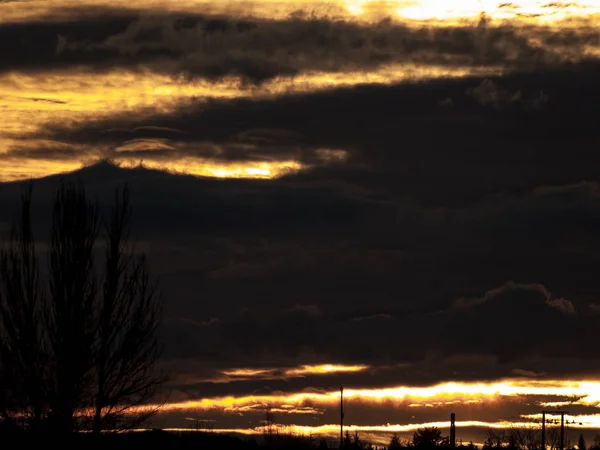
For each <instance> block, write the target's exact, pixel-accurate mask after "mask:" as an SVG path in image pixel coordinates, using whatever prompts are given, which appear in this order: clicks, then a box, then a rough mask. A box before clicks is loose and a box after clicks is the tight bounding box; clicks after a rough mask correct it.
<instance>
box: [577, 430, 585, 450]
mask: <svg viewBox="0 0 600 450" xmlns="http://www.w3.org/2000/svg"><path fill="white" fill-rule="evenodd" d="M577 448H578V449H579V450H586V447H585V439H584V438H583V433H581V434H580V435H579V443H578V444H577Z"/></svg>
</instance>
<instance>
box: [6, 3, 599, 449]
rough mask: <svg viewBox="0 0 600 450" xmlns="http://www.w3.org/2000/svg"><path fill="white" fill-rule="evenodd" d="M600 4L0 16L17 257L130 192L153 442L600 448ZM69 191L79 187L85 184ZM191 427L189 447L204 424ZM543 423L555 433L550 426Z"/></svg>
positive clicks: (27, 7) (20, 6)
mask: <svg viewBox="0 0 600 450" xmlns="http://www.w3.org/2000/svg"><path fill="white" fill-rule="evenodd" d="M599 22H600V3H598V2H597V1H591V0H587V1H583V0H582V1H580V2H577V1H569V2H561V1H554V2H549V1H536V0H521V1H514V2H499V1H492V0H454V1H453V0H447V1H441V0H440V1H436V0H397V1H395V0H381V1H367V0H347V1H342V0H339V1H334V0H332V1H327V2H325V1H317V0H315V1H309V0H306V1H304V0H303V1H294V2H288V1H277V0H247V1H236V2H226V1H221V0H219V1H218V2H217V1H216V0H212V1H211V0H188V1H178V0H128V1H121V0H112V1H111V0H78V1H74V0H70V1H67V0H46V1H40V0H21V1H18V0H17V1H13V0H0V117H1V120H0V204H1V205H2V208H0V233H6V231H7V230H8V229H9V227H10V222H11V218H12V213H13V212H14V211H15V208H16V204H17V203H16V202H17V199H18V195H19V194H20V193H21V192H22V190H23V187H24V183H26V182H27V180H29V179H31V178H33V179H35V182H34V198H35V200H34V201H35V205H36V210H35V214H36V226H37V229H38V231H39V233H38V235H37V236H38V239H39V240H40V242H41V243H43V242H44V240H45V239H47V229H48V226H49V214H48V212H49V208H50V204H51V201H52V198H53V192H54V188H55V187H56V185H57V183H58V180H59V178H60V177H61V176H67V177H68V178H70V179H80V180H83V181H85V183H86V185H87V186H88V188H89V190H90V192H93V193H94V195H97V196H98V197H99V198H100V199H105V200H108V199H110V195H111V193H112V191H113V189H114V188H115V187H117V186H123V185H125V184H127V185H128V186H129V187H130V189H131V191H132V197H133V207H134V230H135V235H136V237H137V240H138V248H140V249H142V250H144V251H145V252H146V253H147V255H148V257H149V259H150V263H151V267H152V270H153V272H154V273H155V274H156V275H157V276H159V277H160V280H161V286H162V290H163V295H164V299H165V320H164V324H163V327H162V328H161V330H160V333H161V335H160V336H161V339H162V341H163V342H164V346H165V350H164V355H163V364H164V365H165V366H166V367H168V369H169V370H170V372H171V379H170V380H169V382H168V385H167V391H168V396H167V397H166V406H165V408H164V410H163V411H162V412H161V413H160V414H159V415H158V416H156V417H155V418H154V425H156V426H158V427H166V428H189V427H190V426H192V425H193V424H194V423H195V419H202V420H208V421H210V422H208V423H211V424H212V425H211V426H213V427H214V428H215V429H219V430H224V431H236V432H239V433H247V434H248V433H256V432H259V431H260V430H259V429H257V428H256V427H259V426H260V425H261V420H262V419H263V418H264V415H265V411H266V410H267V409H269V408H270V409H271V411H272V412H273V413H274V414H275V421H276V423H277V424H278V425H279V426H282V427H285V429H286V430H292V431H296V432H301V433H312V434H314V435H318V436H326V437H331V438H335V436H336V435H337V433H338V428H337V423H338V420H339V410H338V404H339V397H340V394H339V388H340V386H341V385H343V386H344V387H345V397H346V424H347V425H348V427H349V430H350V431H355V430H356V431H359V432H360V434H361V436H363V437H364V438H365V439H368V440H371V441H373V442H375V443H382V442H385V441H387V440H389V437H390V435H391V433H393V432H398V433H400V434H401V435H403V436H409V435H410V433H411V432H412V431H414V430H415V429H416V428H418V427H421V426H425V425H428V424H429V425H431V424H434V425H438V426H441V427H444V429H445V430H446V431H445V432H446V433H447V427H448V424H449V417H450V413H451V412H455V413H456V414H457V426H458V428H459V429H458V432H457V439H459V440H461V439H462V440H464V441H469V440H474V441H476V442H482V441H483V439H484V433H485V430H486V429H488V428H490V427H492V428H500V429H502V428H507V427H510V426H512V425H514V424H518V425H521V426H530V427H536V426H539V413H540V412H541V411H542V409H553V408H554V409H555V408H563V409H566V410H567V411H568V412H569V414H568V420H569V421H570V422H573V423H571V424H570V425H569V430H570V431H569V432H568V438H569V439H572V440H576V439H577V438H578V436H579V433H580V432H582V431H583V432H584V433H585V435H586V437H587V438H588V442H591V441H593V437H594V436H595V434H596V431H600V351H599V350H598V343H599V342H600V329H599V328H598V326H597V323H598V320H600V297H599V293H600V289H599V287H598V282H597V276H596V274H597V273H598V270H599V269H600V235H599V233H598V230H599V229H600V156H599V155H598V143H599V139H598V132H597V122H598V117H599V113H600V109H599V108H600V106H599V105H600V88H599V87H598V82H597V75H596V74H597V71H598V69H600V60H599V59H600V32H599V31H598V29H599V28H598V25H599ZM64 174H67V175H64ZM192 419H194V420H192ZM536 421H537V422H536Z"/></svg>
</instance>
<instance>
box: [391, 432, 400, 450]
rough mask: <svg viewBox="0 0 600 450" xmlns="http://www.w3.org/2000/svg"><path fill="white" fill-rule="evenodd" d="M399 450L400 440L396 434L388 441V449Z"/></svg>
mask: <svg viewBox="0 0 600 450" xmlns="http://www.w3.org/2000/svg"><path fill="white" fill-rule="evenodd" d="M399 448H402V445H401V444H400V438H399V437H398V435H397V434H394V435H392V438H391V439H390V443H389V445H388V449H389V450H397V449H399Z"/></svg>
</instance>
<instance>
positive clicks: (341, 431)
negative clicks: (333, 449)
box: [340, 386, 344, 448]
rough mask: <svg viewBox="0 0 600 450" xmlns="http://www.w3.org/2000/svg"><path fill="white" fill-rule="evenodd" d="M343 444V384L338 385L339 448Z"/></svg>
mask: <svg viewBox="0 0 600 450" xmlns="http://www.w3.org/2000/svg"><path fill="white" fill-rule="evenodd" d="M343 446H344V386H340V448H342V447H343Z"/></svg>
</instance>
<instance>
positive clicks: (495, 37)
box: [0, 9, 599, 82]
mask: <svg viewBox="0 0 600 450" xmlns="http://www.w3.org/2000/svg"><path fill="white" fill-rule="evenodd" d="M78 14H80V15H81V17H80V18H79V19H78V20H77V21H74V20H71V21H69V22H60V21H50V20H46V21H44V22H34V23H23V24H8V25H5V26H3V28H2V30H0V54H1V55H2V58H1V59H0V61H1V62H0V70H1V69H4V70H15V69H26V70H40V69H43V68H59V67H69V66H73V65H89V66H91V67H93V68H96V69H99V68H114V67H130V68H133V67H135V66H138V65H139V66H145V67H148V66H149V67H150V68H152V69H153V70H155V71H158V72H167V73H173V74H185V75H189V76H199V77H206V78H219V77H222V76H226V75H237V76H241V77H243V78H245V79H248V80H252V81H255V82H260V81H264V80H268V79H270V78H273V77H276V76H280V75H294V74H298V73H300V72H304V71H314V70H318V71H334V72H344V71H352V70H370V69H376V68H378V67H380V66H381V65H383V64H389V63H419V64H427V65H429V64H432V65H442V66H446V65H449V66H468V65H473V64H475V65H480V66H486V65H490V66H495V65H498V66H502V67H507V68H520V69H523V68H535V67H540V66H552V65H556V64H562V63H565V62H573V61H581V60H585V59H587V58H590V56H588V54H589V53H588V51H589V50H590V49H593V48H596V47H597V46H598V45H599V42H598V36H597V33H596V32H595V30H593V29H592V28H586V27H581V28H580V29H577V30H574V29H573V30H556V29H554V30H552V29H540V28H534V27H527V26H519V27H516V26H515V27H513V26H511V25H500V26H494V24H493V23H489V22H487V21H481V22H480V23H479V24H474V25H472V26H457V27H446V28H427V27H411V26H408V25H406V24H403V23H399V22H395V21H392V20H383V21H381V22H378V23H373V24H360V23H356V22H350V21H341V20H333V19H332V20H327V19H315V18H311V17H310V16H303V15H302V14H295V15H292V16H291V17H290V18H289V19H287V20H264V19H261V20H258V19H257V20H254V21H247V20H236V19H232V18H228V17H224V16H208V15H206V16H202V15H190V14H187V15H186V14H181V15H173V14H162V15H161V14H157V13H150V12H145V13H144V12H142V13H134V12H131V11H126V10H114V11H113V10H110V9H107V10H104V11H102V10H100V11H98V13H97V14H95V15H92V14H91V13H89V12H86V11H81V12H79V13H78Z"/></svg>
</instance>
